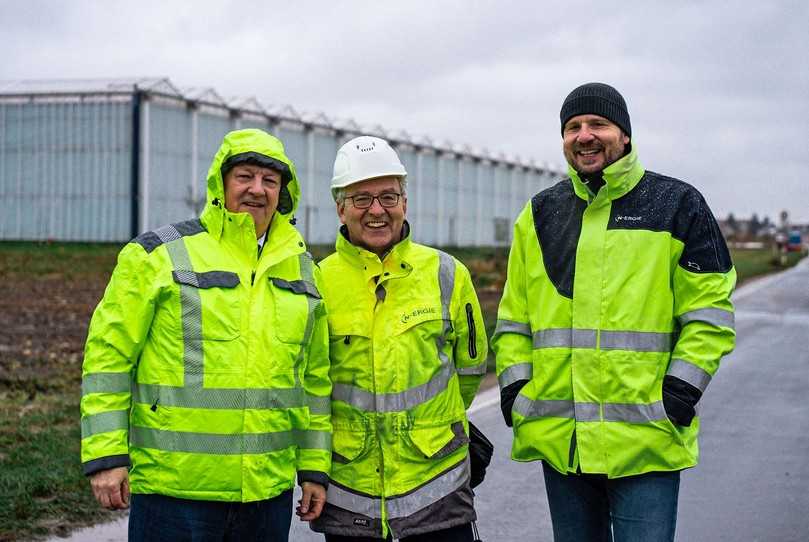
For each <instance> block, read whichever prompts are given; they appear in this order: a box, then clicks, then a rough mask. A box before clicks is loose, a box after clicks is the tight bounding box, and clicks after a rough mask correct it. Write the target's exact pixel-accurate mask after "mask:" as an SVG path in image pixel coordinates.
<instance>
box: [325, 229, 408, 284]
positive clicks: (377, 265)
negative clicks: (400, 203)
mask: <svg viewBox="0 0 809 542" xmlns="http://www.w3.org/2000/svg"><path fill="white" fill-rule="evenodd" d="M411 246H412V240H411V237H410V224H409V223H408V222H407V221H406V220H405V222H404V225H403V226H402V239H401V240H400V241H399V242H398V243H396V244H395V245H393V247H391V249H390V250H389V251H388V252H387V253H385V254H384V255H383V257H382V258H380V257H379V256H377V255H376V254H375V253H373V252H371V251H370V250H367V249H365V248H363V247H360V246H357V245H353V244H351V240H350V239H349V236H348V228H346V227H345V226H340V231H339V233H338V234H337V242H336V243H335V248H336V249H337V253H338V254H340V256H341V257H342V258H344V259H345V260H346V261H347V262H348V263H350V264H351V265H352V266H354V267H360V268H363V269H364V270H365V271H366V272H367V273H366V274H369V275H372V276H373V275H378V274H379V273H381V271H382V269H383V268H384V269H385V270H386V271H388V272H389V273H396V274H399V273H400V272H401V270H407V271H408V272H409V270H410V269H411V266H410V264H409V263H407V256H408V253H409V252H410V247H411Z"/></svg>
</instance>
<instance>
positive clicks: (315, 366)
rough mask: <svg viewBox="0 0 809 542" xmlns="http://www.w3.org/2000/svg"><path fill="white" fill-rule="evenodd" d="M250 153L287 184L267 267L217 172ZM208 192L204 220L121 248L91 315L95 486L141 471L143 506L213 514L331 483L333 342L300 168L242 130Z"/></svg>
mask: <svg viewBox="0 0 809 542" xmlns="http://www.w3.org/2000/svg"><path fill="white" fill-rule="evenodd" d="M249 152H253V153H259V154H261V155H263V156H269V157H271V158H273V159H275V160H278V161H280V162H283V163H284V164H286V165H287V166H288V167H289V170H290V174H291V179H290V180H289V182H288V184H286V186H285V189H282V192H283V191H284V190H286V192H287V194H286V195H285V197H286V198H287V208H288V209H287V212H286V214H282V213H281V212H280V210H279V211H276V213H275V215H274V218H273V220H272V224H271V226H270V229H269V232H268V235H267V238H266V241H265V244H264V247H263V249H262V251H261V253H260V257H259V252H258V247H257V242H256V234H255V226H254V223H253V219H252V217H251V216H250V215H249V214H247V213H231V212H229V211H227V210H226V209H225V208H224V187H223V179H222V174H221V166H222V163H223V162H224V161H225V160H226V159H227V158H228V157H231V156H234V155H237V154H241V153H249ZM207 182H208V193H207V203H206V206H205V209H204V211H203V213H202V216H201V217H200V219H198V220H189V221H186V222H181V223H178V224H173V225H170V226H164V227H162V228H159V229H157V230H155V231H153V232H148V233H145V234H143V235H140V236H139V237H137V238H136V239H134V240H133V241H132V242H130V243H129V244H127V245H126V246H125V247H124V249H123V250H122V251H121V253H120V255H119V258H118V264H117V266H116V268H115V270H114V272H113V275H112V278H111V279H110V282H109V285H108V286H107V290H106V292H105V294H104V297H103V299H102V300H101V302H100V304H99V305H98V307H97V308H96V311H95V313H94V314H93V318H92V321H91V324H90V329H89V335H88V338H87V345H86V349H85V356H84V368H83V378H82V399H81V414H82V420H81V426H82V451H81V456H82V463H83V465H84V470H85V473H87V474H91V473H93V472H97V471H99V470H103V469H107V468H112V467H117V466H122V465H130V464H131V471H130V486H131V490H132V492H134V493H157V494H162V495H168V496H172V497H179V498H186V499H197V500H211V501H236V502H247V501H255V500H262V499H268V498H271V497H274V496H276V495H278V494H280V493H281V492H283V491H285V490H287V489H289V488H291V487H292V486H293V485H294V482H295V475H296V472H297V473H298V476H299V478H300V479H301V480H312V481H319V482H321V483H325V482H327V481H328V478H327V473H328V472H329V468H330V461H331V423H330V404H329V395H330V394H331V383H330V380H329V375H328V370H329V363H328V331H327V328H326V325H327V322H326V312H325V306H324V304H323V302H322V300H321V296H320V291H321V290H322V285H321V281H320V272H319V270H318V268H317V267H316V266H315V265H314V263H313V262H312V259H311V256H310V255H309V254H308V253H306V251H305V247H304V243H303V240H302V238H301V236H300V234H299V233H298V232H297V230H296V229H295V228H294V227H293V226H292V225H291V224H290V222H289V219H290V217H291V216H292V213H293V212H294V209H295V207H296V206H297V202H298V200H299V199H300V190H299V188H298V181H297V178H296V176H295V169H294V166H293V164H292V163H291V161H290V160H289V159H288V158H287V157H286V155H285V154H284V149H283V146H282V144H281V142H280V141H279V140H277V139H276V138H274V137H272V136H270V135H269V134H266V133H264V132H261V131H259V130H240V131H236V132H232V133H230V134H228V136H226V138H225V140H224V142H223V144H222V146H221V148H220V149H219V152H218V153H217V154H216V157H215V158H214V160H213V163H212V164H211V168H210V170H209V173H208V181H207ZM289 198H291V205H290V204H289ZM289 207H291V209H290V208H289Z"/></svg>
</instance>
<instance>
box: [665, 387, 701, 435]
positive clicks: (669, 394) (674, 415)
mask: <svg viewBox="0 0 809 542" xmlns="http://www.w3.org/2000/svg"><path fill="white" fill-rule="evenodd" d="M700 397H702V392H701V391H699V390H698V389H697V388H695V387H694V386H692V385H691V384H689V383H688V382H686V381H685V380H680V379H679V378H677V377H676V376H671V375H666V376H664V377H663V408H664V409H665V410H666V415H667V416H668V417H669V419H670V420H671V421H672V422H673V423H676V424H677V425H682V426H684V427H687V426H689V425H691V420H693V419H694V415H695V414H696V412H695V411H694V407H695V406H696V405H697V402H698V401H699V399H700Z"/></svg>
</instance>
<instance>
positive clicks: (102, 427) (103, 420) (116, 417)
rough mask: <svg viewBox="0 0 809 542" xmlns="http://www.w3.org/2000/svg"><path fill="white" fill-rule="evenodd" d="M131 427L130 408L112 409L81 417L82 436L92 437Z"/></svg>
mask: <svg viewBox="0 0 809 542" xmlns="http://www.w3.org/2000/svg"><path fill="white" fill-rule="evenodd" d="M128 427H129V411H128V410H110V411H107V412H101V413H99V414H92V415H90V416H84V417H83V418H82V419H81V438H87V437H91V436H93V435H97V434H99V433H108V432H109V431H118V430H121V429H127V428H128Z"/></svg>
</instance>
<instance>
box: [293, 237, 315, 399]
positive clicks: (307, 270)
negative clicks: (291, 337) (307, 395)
mask: <svg viewBox="0 0 809 542" xmlns="http://www.w3.org/2000/svg"><path fill="white" fill-rule="evenodd" d="M298 263H299V268H300V272H301V281H302V282H303V283H304V284H307V283H308V284H309V285H311V288H312V289H313V290H314V294H309V295H307V296H306V303H307V305H308V312H307V313H306V327H305V328H304V332H303V341H302V342H301V348H300V350H298V357H297V362H296V363H295V385H297V386H300V385H301V378H300V370H299V367H301V366H302V365H303V358H304V356H305V354H306V351H307V350H308V348H309V344H310V343H311V342H312V333H313V332H314V329H315V311H316V310H317V306H318V305H319V304H320V292H318V291H317V288H315V285H314V281H315V276H314V269H313V265H314V263H313V261H312V255H311V254H309V253H308V252H303V253H301V254H300V255H299V256H298ZM305 288H306V287H304V291H305ZM306 293H308V292H306Z"/></svg>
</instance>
